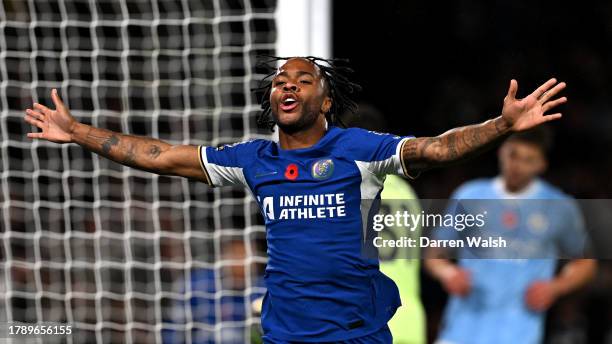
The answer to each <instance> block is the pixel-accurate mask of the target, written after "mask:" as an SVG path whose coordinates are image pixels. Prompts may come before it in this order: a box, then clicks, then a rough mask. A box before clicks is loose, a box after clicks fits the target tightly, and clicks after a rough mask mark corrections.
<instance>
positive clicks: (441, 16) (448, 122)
mask: <svg viewBox="0 0 612 344" xmlns="http://www.w3.org/2000/svg"><path fill="white" fill-rule="evenodd" d="M333 4H334V8H333V10H334V18H333V30H334V34H333V37H334V40H333V49H334V50H333V54H334V56H335V57H347V58H349V59H350V60H351V62H352V63H351V64H352V65H353V67H354V68H355V70H356V75H355V78H356V79H357V80H358V81H359V82H360V83H361V84H362V85H363V86H364V91H363V93H362V97H361V98H362V100H363V101H364V102H367V103H370V104H372V105H374V106H376V107H377V108H378V109H380V110H381V111H383V113H384V114H385V116H386V118H387V120H388V122H389V128H392V129H390V130H389V131H390V132H393V133H395V134H403V135H407V134H412V135H415V136H432V135H437V134H440V133H442V132H444V131H446V130H448V129H450V128H453V127H456V126H461V125H466V124H472V123H477V122H480V121H484V120H486V119H488V118H492V117H495V116H497V115H499V114H500V111H501V105H502V101H503V98H504V96H505V95H506V92H507V90H508V86H509V81H510V79H512V78H515V79H517V80H518V84H519V93H518V96H519V97H524V96H525V95H527V94H528V93H531V92H532V91H533V90H534V89H535V88H536V87H538V86H539V85H540V84H542V83H543V82H545V81H546V80H548V79H549V78H550V77H556V78H558V79H559V80H563V81H566V82H567V83H568V87H567V89H566V90H565V91H564V95H566V96H567V97H568V98H569V102H568V104H566V105H564V106H562V107H560V111H561V112H563V115H564V117H563V119H562V120H560V121H558V122H555V123H552V124H550V126H551V127H552V128H553V130H554V132H555V136H556V138H555V146H554V149H553V151H552V153H551V156H550V158H551V165H550V170H549V172H548V173H547V175H546V176H545V177H546V178H547V179H548V180H550V181H552V182H553V183H554V184H556V185H558V186H560V187H561V188H562V189H563V190H565V191H566V192H568V193H570V194H572V195H574V196H575V197H577V198H609V197H610V195H612V183H610V182H609V180H608V179H609V178H608V176H609V175H610V171H612V159H610V158H609V149H610V147H612V144H611V143H612V138H611V136H610V134H609V132H610V131H611V129H612V103H611V96H612V92H611V91H612V83H611V82H610V80H611V78H610V76H611V73H612V65H611V64H610V63H609V62H608V61H610V58H611V57H612V3H610V2H601V3H589V2H584V1H579V2H571V3H565V2H555V1H541V2H537V3H536V2H533V1H488V2H485V1H481V2H476V1H456V2H449V3H444V4H441V3H438V2H417V1H379V2H377V4H376V6H372V3H371V2H366V1H348V0H335V1H334V2H333ZM496 173H497V162H496V158H495V154H493V153H487V154H486V155H484V156H483V157H480V158H479V159H478V163H470V164H465V165H463V166H457V167H454V168H449V169H443V170H438V171H431V172H428V173H426V174H424V175H423V176H422V177H421V178H419V180H418V181H417V182H416V183H414V187H415V189H416V190H417V192H418V193H419V195H420V196H421V197H423V198H436V197H439V198H444V197H448V195H449V194H450V192H451V191H452V190H453V189H454V188H455V187H456V186H457V185H458V184H460V183H461V182H462V181H465V180H466V179H471V178H475V177H483V176H493V175H495V174H496Z"/></svg>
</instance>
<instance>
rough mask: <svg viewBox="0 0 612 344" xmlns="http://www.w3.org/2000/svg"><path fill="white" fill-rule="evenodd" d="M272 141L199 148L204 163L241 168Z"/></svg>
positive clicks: (254, 140)
mask: <svg viewBox="0 0 612 344" xmlns="http://www.w3.org/2000/svg"><path fill="white" fill-rule="evenodd" d="M270 144H273V142H272V141H269V140H264V139H253V140H247V141H241V142H236V143H231V144H224V145H220V146H218V147H212V146H208V147H204V146H201V150H202V158H203V161H204V162H205V163H206V162H208V163H214V164H220V165H224V166H242V165H244V164H245V163H248V162H249V161H251V160H253V159H255V157H256V156H257V155H258V152H260V151H261V150H262V149H266V147H269V145H270Z"/></svg>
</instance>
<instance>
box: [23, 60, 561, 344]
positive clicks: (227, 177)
mask: <svg viewBox="0 0 612 344" xmlns="http://www.w3.org/2000/svg"><path fill="white" fill-rule="evenodd" d="M283 60H285V63H284V64H283V65H282V66H281V67H280V68H278V70H277V71H276V72H275V73H274V75H273V76H272V80H271V83H270V84H269V85H268V84H266V85H265V86H264V90H265V94H266V96H265V97H264V99H263V102H262V107H263V111H262V116H261V120H262V122H263V123H266V124H268V125H270V126H272V125H277V126H278V128H279V141H278V142H272V141H268V140H253V141H248V142H242V143H238V144H235V145H230V146H225V147H220V148H213V147H196V146H189V145H170V144H168V143H166V142H162V141H160V140H157V139H154V138H146V137H137V136H132V135H124V134H120V133H116V132H112V131H109V130H105V129H100V128H95V127H92V126H89V125H85V124H82V123H79V122H78V121H76V120H75V119H74V118H73V117H72V116H71V115H70V112H69V111H68V109H67V108H66V106H65V105H64V104H63V103H62V101H61V100H60V97H59V95H58V93H57V91H55V90H53V91H52V99H53V102H54V104H55V110H52V109H49V108H47V107H46V106H44V105H42V104H34V107H33V109H28V110H27V111H26V112H27V113H26V116H25V120H26V121H27V122H28V123H30V124H32V125H34V126H36V127H38V128H40V129H41V130H42V131H41V132H35V133H29V134H28V137H30V138H37V139H45V140H49V141H53V142H58V143H76V144H79V145H81V146H82V147H84V148H85V149H88V150H90V151H92V152H95V153H97V154H100V155H102V156H104V157H107V158H109V159H111V160H113V161H116V162H118V163H121V164H124V165H127V166H131V167H134V168H138V169H142V170H146V171H150V172H153V173H158V174H165V175H175V176H183V177H188V178H193V179H197V180H201V181H203V182H206V183H208V184H209V185H211V186H223V185H243V186H245V187H247V188H248V189H249V190H250V191H251V193H252V194H253V196H254V197H255V199H256V200H257V202H258V203H259V206H260V208H261V210H262V213H263V214H264V217H265V222H266V227H267V241H268V255H269V262H268V265H267V268H266V272H265V276H264V277H265V280H266V286H267V288H268V292H267V294H266V296H265V300H264V304H263V311H262V326H263V329H264V340H265V341H266V342H267V343H287V342H317V343H321V342H342V343H370V344H371V343H391V341H392V339H391V334H390V332H389V329H388V327H387V325H386V324H387V321H388V320H389V319H390V318H391V316H392V315H393V314H394V312H395V310H396V308H397V307H398V306H399V305H400V300H399V296H398V292H397V288H396V286H395V284H394V283H393V282H392V281H391V280H390V279H389V278H387V277H386V276H384V275H383V274H382V273H381V272H380V271H379V269H378V262H377V261H376V260H373V259H366V258H364V257H362V255H361V254H360V251H361V242H362V240H364V237H365V234H364V228H365V227H366V226H365V224H366V223H367V219H368V216H369V215H370V214H371V213H373V212H374V210H373V209H369V208H368V206H367V204H376V202H364V203H363V206H362V200H364V199H376V198H378V197H379V196H380V193H381V190H382V185H383V181H384V179H385V175H387V174H399V175H405V176H416V175H418V174H419V173H420V172H421V171H424V170H427V169H430V168H433V167H437V166H442V165H447V164H449V163H453V162H456V161H458V160H460V159H464V158H467V157H470V156H473V155H474V154H475V153H478V152H480V151H482V150H484V149H486V148H487V147H489V146H491V145H492V144H493V143H495V141H497V140H498V139H500V138H503V137H505V136H506V135H508V134H509V133H511V132H515V131H521V130H525V129H529V128H531V127H534V126H537V125H539V124H541V123H544V122H547V121H551V120H554V119H558V118H560V117H561V114H559V113H556V114H551V115H545V113H546V112H548V111H549V110H551V109H553V108H554V107H556V106H557V105H559V104H562V103H564V102H565V101H566V98H565V97H561V98H557V99H554V96H555V95H557V94H558V93H559V92H560V91H561V90H562V89H563V88H564V87H565V83H557V80H555V79H551V80H549V81H547V82H546V83H544V84H543V85H542V86H540V87H538V88H537V89H536V90H535V91H534V92H533V93H531V94H529V95H528V96H527V97H525V98H522V99H517V98H516V93H517V88H518V86H517V82H516V81H515V80H512V81H511V82H510V88H509V90H508V94H507V96H506V97H505V99H504V102H503V107H502V110H501V115H500V116H498V117H496V118H494V119H490V120H488V121H486V122H484V123H481V124H477V125H470V126H465V127H461V128H457V129H454V130H451V131H448V132H446V133H444V134H442V135H439V136H435V137H422V138H410V137H398V136H394V135H388V134H380V133H374V132H369V131H366V130H362V129H341V128H339V127H337V126H335V123H336V120H337V119H336V115H337V114H341V113H343V112H345V110H347V109H351V108H354V106H355V102H354V96H355V93H356V91H357V90H358V89H359V87H358V85H356V84H354V83H352V82H351V81H350V80H349V79H348V76H347V72H348V69H347V68H346V67H341V66H339V65H338V63H337V61H335V60H332V61H326V60H322V59H318V58H314V57H306V58H287V59H283ZM389 72H390V73H392V70H390V71H389ZM389 82H390V84H392V83H393V82H394V80H391V79H390V80H389ZM390 87H392V86H390ZM406 115H407V116H409V115H410V114H406ZM371 211H372V212H371Z"/></svg>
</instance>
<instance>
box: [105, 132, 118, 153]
mask: <svg viewBox="0 0 612 344" xmlns="http://www.w3.org/2000/svg"><path fill="white" fill-rule="evenodd" d="M118 143H119V139H118V138H117V136H115V135H113V136H111V137H109V138H107V139H106V140H104V143H102V153H104V154H108V153H110V150H111V148H113V146H116V145H117V144H118Z"/></svg>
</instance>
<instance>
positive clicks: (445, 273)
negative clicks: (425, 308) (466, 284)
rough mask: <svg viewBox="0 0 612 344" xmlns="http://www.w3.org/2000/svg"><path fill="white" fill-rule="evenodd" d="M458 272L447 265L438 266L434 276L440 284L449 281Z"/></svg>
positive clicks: (452, 266)
mask: <svg viewBox="0 0 612 344" xmlns="http://www.w3.org/2000/svg"><path fill="white" fill-rule="evenodd" d="M458 271H459V268H457V267H456V266H455V265H453V264H451V263H449V264H446V265H442V266H440V267H439V268H438V271H437V273H436V276H437V277H438V280H439V281H440V282H442V283H444V282H445V281H448V280H449V279H451V278H452V277H453V276H454V275H455V274H456V273H457V272H458Z"/></svg>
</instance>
